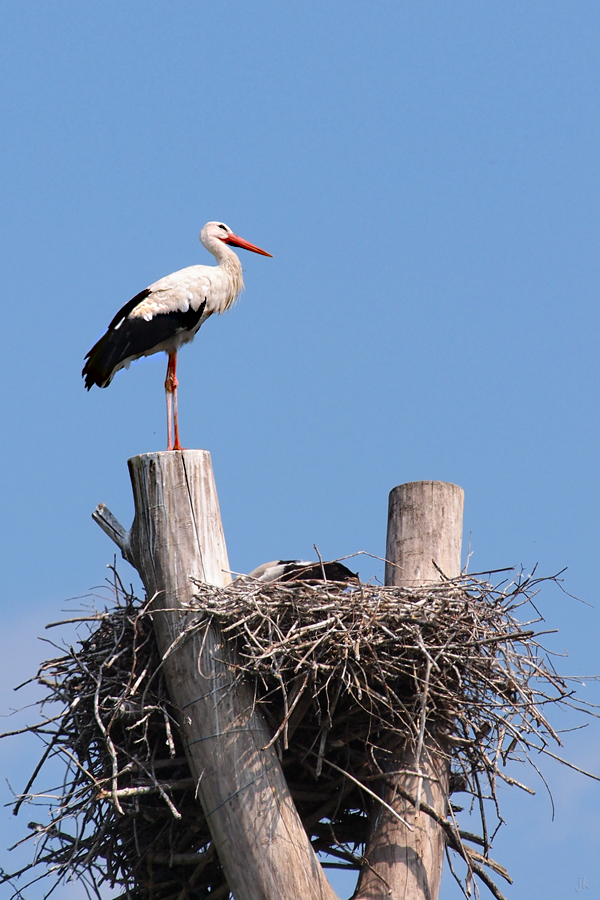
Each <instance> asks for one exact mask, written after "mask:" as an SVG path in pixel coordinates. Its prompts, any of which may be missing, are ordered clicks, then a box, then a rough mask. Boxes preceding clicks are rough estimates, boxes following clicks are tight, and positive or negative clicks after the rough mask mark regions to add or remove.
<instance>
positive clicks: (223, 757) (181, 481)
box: [95, 450, 335, 900]
mask: <svg viewBox="0 0 600 900" xmlns="http://www.w3.org/2000/svg"><path fill="white" fill-rule="evenodd" d="M129 471H130V475H131V481H132V486H133V493H134V500H135V517H134V521H133V525H132V527H131V531H130V532H129V533H126V532H125V530H124V529H122V527H121V526H119V523H118V522H116V520H115V519H114V517H112V516H111V514H110V512H109V511H108V510H107V509H106V507H99V508H98V510H96V514H95V518H96V520H97V521H98V522H99V524H100V525H101V527H102V528H103V529H104V530H105V531H106V533H107V534H109V536H110V537H111V538H112V539H113V540H114V541H115V542H116V543H117V544H118V545H119V546H120V547H121V549H122V550H123V552H124V554H125V552H126V553H127V554H128V556H127V558H129V559H130V560H131V561H132V562H133V564H134V565H135V567H136V568H137V570H138V572H139V573H140V576H141V578H142V580H143V582H144V585H145V587H146V591H147V593H148V596H149V597H152V598H154V599H153V602H152V609H153V614H152V615H153V621H154V626H155V631H156V636H157V640H158V645H159V648H160V650H161V653H162V654H163V655H164V654H167V655H166V659H165V662H164V669H165V674H166V678H167V682H168V685H169V692H170V696H171V699H172V700H173V703H174V704H175V706H176V707H177V708H178V710H179V715H180V725H181V731H182V736H183V740H184V742H185V745H186V754H187V757H188V761H189V764H190V768H191V771H192V775H193V777H194V779H195V781H196V784H197V792H198V798H199V800H200V802H201V803H202V807H203V809H204V813H205V815H206V817H207V821H208V823H209V827H210V830H211V834H212V836H213V839H214V842H215V846H216V848H217V851H218V854H219V857H220V859H221V862H222V864H223V868H224V871H225V874H226V877H227V879H228V882H229V885H230V887H231V889H232V891H233V894H234V896H235V898H236V900H335V893H334V892H333V890H332V888H331V886H330V885H329V882H328V881H327V878H326V876H325V874H324V872H323V870H322V868H321V866H320V864H319V862H318V860H317V858H316V856H315V854H314V852H313V849H312V847H311V845H310V842H309V840H308V838H307V836H306V832H305V831H304V828H303V827H302V823H301V821H300V819H299V817H298V815H297V813H296V809H295V807H294V803H293V800H292V798H291V795H290V793H289V790H288V787H287V784H286V782H285V778H284V776H283V772H282V770H281V766H280V764H279V760H278V758H277V754H276V750H275V748H274V747H271V748H270V749H269V750H264V749H263V748H264V747H265V746H266V744H267V743H268V742H269V740H270V737H271V735H270V733H269V731H268V729H267V727H266V725H265V723H264V721H263V720H262V717H261V716H260V715H259V714H258V713H257V712H256V711H255V710H254V696H253V692H252V690H251V689H250V687H249V686H248V685H247V684H245V683H237V682H236V681H235V675H234V672H235V670H234V668H233V667H232V663H233V662H234V660H233V658H232V655H231V651H230V649H229V648H228V647H227V646H226V644H225V642H224V641H223V640H222V638H221V635H220V633H219V631H218V630H217V629H211V630H210V632H209V633H208V635H207V636H206V638H205V639H204V640H201V639H200V638H199V637H198V636H196V637H192V638H190V639H188V640H186V641H184V642H183V643H180V644H178V646H177V647H176V649H174V651H173V652H172V653H169V652H168V651H169V650H170V649H171V648H173V645H174V643H175V642H176V641H177V639H178V636H179V635H180V633H181V629H182V625H184V624H185V622H186V620H187V618H188V617H189V616H190V615H191V613H189V611H187V610H186V609H185V604H186V602H187V601H188V600H189V599H190V598H191V597H192V595H193V593H194V586H193V583H192V582H191V580H190V576H194V577H195V578H197V579H199V580H202V581H206V582H208V583H211V584H216V585H225V584H227V583H228V582H229V581H230V579H231V576H230V574H229V563H228V560H227V551H226V548H225V540H224V536H223V530H222V526H221V517H220V513H219V504H218V500H217V493H216V488H215V483H214V478H213V472H212V465H211V460H210V454H209V453H208V452H207V451H204V450H184V451H170V452H163V453H147V454H143V455H141V456H136V457H133V459H130V460H129ZM115 523H116V524H115Z"/></svg>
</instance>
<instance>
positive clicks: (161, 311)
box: [82, 222, 271, 450]
mask: <svg viewBox="0 0 600 900" xmlns="http://www.w3.org/2000/svg"><path fill="white" fill-rule="evenodd" d="M200 240H201V242H202V244H203V245H204V246H205V247H206V249H207V250H209V251H210V252H211V253H212V254H213V256H215V258H216V260H217V265H216V266H188V267H187V268H186V269H180V270H179V271H178V272H173V273H172V274H171V275H167V276H165V277H164V278H160V279H159V280H158V281H155V282H154V284H151V285H150V286H149V287H147V288H146V289H145V290H143V291H141V293H139V294H138V295H137V296H136V297H134V298H133V299H132V300H130V301H129V302H128V303H126V304H125V306H123V307H122V309H120V310H119V312H118V313H117V314H116V316H115V317H114V319H113V320H112V322H111V323H110V325H109V326H108V330H107V331H106V334H104V335H103V336H102V337H101V338H100V340H99V341H98V342H97V343H96V344H95V345H94V346H93V347H92V349H91V350H90V351H89V353H88V354H87V355H86V360H87V362H86V363H85V366H84V368H83V372H82V375H83V377H84V379H85V386H86V388H87V389H88V390H89V389H90V388H91V387H92V385H94V384H97V385H98V386H99V387H108V385H109V384H110V382H111V381H112V379H113V378H114V376H115V374H116V373H117V372H118V371H119V369H122V368H124V367H125V368H127V367H128V366H129V364H130V363H131V362H132V361H133V360H134V359H139V358H140V357H142V356H150V355H151V354H153V353H159V352H161V351H164V352H166V353H168V355H169V364H168V367H167V378H166V381H165V391H166V395H167V434H168V448H167V449H169V450H179V449H181V447H180V444H179V426H178V420H177V375H176V371H177V351H178V350H179V348H180V347H181V346H182V344H185V343H188V342H189V341H191V340H193V338H194V336H195V334H196V333H197V331H198V329H199V328H200V327H201V326H202V324H203V323H204V322H205V321H206V320H207V319H208V317H209V316H211V315H213V313H219V314H220V313H222V312H225V310H227V309H229V307H230V306H232V304H233V303H234V302H235V300H236V299H237V297H238V296H239V294H240V293H241V291H242V290H243V288H244V279H243V276H242V266H241V263H240V261H239V259H238V257H237V256H236V254H235V253H234V252H233V250H231V249H230V247H229V245H231V246H234V247H241V248H243V249H245V250H252V251H253V252H254V253H260V254H261V255H262V256H271V254H270V253H267V252H266V250H261V249H260V247H256V246H255V245H254V244H250V243H249V242H248V241H246V240H244V238H241V237H239V236H238V235H236V234H234V233H233V231H232V230H231V228H229V227H228V226H227V225H225V224H224V223H223V222H208V223H207V224H206V225H205V226H204V228H203V229H202V231H201V233H200ZM172 411H173V420H174V426H175V441H174V442H173V438H172V431H171V413H172Z"/></svg>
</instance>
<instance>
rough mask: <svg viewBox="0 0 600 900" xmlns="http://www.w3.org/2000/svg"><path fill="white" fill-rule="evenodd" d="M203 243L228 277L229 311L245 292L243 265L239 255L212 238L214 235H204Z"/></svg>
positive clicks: (227, 305) (227, 306)
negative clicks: (237, 298)
mask: <svg viewBox="0 0 600 900" xmlns="http://www.w3.org/2000/svg"><path fill="white" fill-rule="evenodd" d="M201 241H202V243H203V244H204V246H205V247H206V249H207V250H208V251H209V252H210V253H212V255H213V256H214V257H215V259H216V260H217V264H218V266H219V268H220V269H222V270H223V272H224V273H225V275H226V277H227V280H228V282H229V285H228V287H229V290H228V297H227V304H226V306H225V309H229V307H230V306H231V304H232V303H233V302H234V301H235V299H236V297H237V296H238V295H239V294H240V293H241V292H242V291H243V290H244V278H243V275H242V264H241V262H240V260H239V258H238V255H237V253H234V252H233V250H232V249H231V247H228V246H227V244H225V243H223V241H221V240H219V238H215V237H212V235H204V236H202V237H201Z"/></svg>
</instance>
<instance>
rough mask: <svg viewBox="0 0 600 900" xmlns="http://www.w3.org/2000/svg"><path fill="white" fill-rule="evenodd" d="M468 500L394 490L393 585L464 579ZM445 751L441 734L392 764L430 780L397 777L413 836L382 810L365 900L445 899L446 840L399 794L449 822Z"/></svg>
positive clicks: (369, 855) (427, 489) (429, 489)
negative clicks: (462, 561)
mask: <svg viewBox="0 0 600 900" xmlns="http://www.w3.org/2000/svg"><path fill="white" fill-rule="evenodd" d="M463 500H464V493H463V490H462V488H460V487H458V486H457V485H455V484H448V483H447V482H443V481H416V482H412V483H410V484H401V485H399V486H398V487H396V488H394V489H393V490H392V491H391V493H390V500H389V517H388V532H387V549H386V559H387V560H388V561H389V562H388V564H387V565H386V577H385V583H386V584H390V585H392V584H396V585H403V586H407V587H419V586H422V585H426V584H427V583H430V582H435V581H440V579H441V577H442V576H441V575H440V570H441V572H443V574H444V575H445V576H446V577H448V578H454V577H456V576H457V575H459V574H460V555H461V543H462V513H463ZM434 563H435V565H434ZM444 749H445V748H444V743H443V738H442V737H440V738H439V740H438V739H436V738H435V736H434V737H433V738H432V740H430V741H429V742H428V743H427V744H426V745H425V746H424V747H423V750H422V753H421V754H420V757H419V758H417V755H416V752H415V747H414V742H413V745H412V746H408V745H407V746H406V747H405V748H403V749H402V750H401V751H400V752H398V753H396V754H395V756H394V758H393V759H392V760H391V761H390V768H391V770H396V771H397V770H404V771H405V772H407V773H413V772H417V771H418V772H419V773H420V774H421V776H422V777H420V778H419V777H418V776H416V775H413V774H403V775H400V776H397V777H396V779H395V782H394V780H393V779H390V782H391V783H390V784H388V787H387V788H386V791H385V795H384V799H385V800H386V802H387V803H388V804H390V806H392V807H393V809H395V810H396V812H397V813H398V814H399V815H400V816H402V818H403V819H404V820H405V821H406V822H408V823H409V825H411V826H412V830H409V829H408V828H407V827H406V826H405V825H403V824H402V822H400V821H399V820H398V819H397V818H395V817H394V816H393V815H392V814H391V813H390V812H388V811H387V810H386V809H385V808H381V809H377V810H374V819H373V826H372V832H371V837H370V839H369V841H368V844H367V848H366V853H365V856H366V859H367V860H368V862H369V868H367V867H364V868H363V869H362V871H361V876H360V880H359V885H358V889H357V892H356V898H357V900H358V898H360V900H384V898H385V900H390V898H392V900H437V897H438V895H439V890H440V883H441V878H442V869H443V863H444V847H445V841H444V834H443V832H442V830H441V828H440V827H439V825H438V824H437V823H436V822H435V821H434V820H433V819H432V818H431V816H429V815H427V814H426V813H424V812H423V811H420V812H419V813H417V812H416V810H415V807H414V806H413V804H412V803H410V801H408V800H407V799H405V798H404V797H402V796H401V795H400V794H399V793H398V788H400V789H402V790H403V791H404V792H406V793H408V795H409V796H410V797H413V798H416V797H417V796H419V800H420V802H421V803H427V804H428V805H429V806H430V807H432V808H433V809H434V810H435V811H436V812H437V813H439V814H440V815H442V816H445V815H446V812H447V804H448V780H449V774H450V771H449V770H450V767H449V764H448V761H447V758H446V756H445V755H444Z"/></svg>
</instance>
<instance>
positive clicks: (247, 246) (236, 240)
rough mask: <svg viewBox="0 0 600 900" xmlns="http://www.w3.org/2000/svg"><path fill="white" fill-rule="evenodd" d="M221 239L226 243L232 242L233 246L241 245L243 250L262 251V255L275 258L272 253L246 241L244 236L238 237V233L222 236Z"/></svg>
mask: <svg viewBox="0 0 600 900" xmlns="http://www.w3.org/2000/svg"><path fill="white" fill-rule="evenodd" d="M221 240H222V241H223V243H224V244H231V245H232V246H233V247H241V249H242V250H252V252H253V253H260V255H261V256H270V257H271V259H272V258H273V254H272V253H267V251H266V250H261V249H260V247H256V246H255V245H254V244H251V243H250V242H249V241H245V240H244V238H241V237H238V236H237V234H228V235H227V237H224V238H221Z"/></svg>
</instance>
